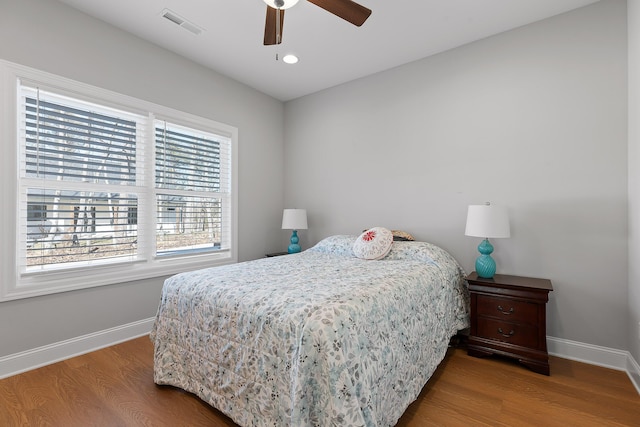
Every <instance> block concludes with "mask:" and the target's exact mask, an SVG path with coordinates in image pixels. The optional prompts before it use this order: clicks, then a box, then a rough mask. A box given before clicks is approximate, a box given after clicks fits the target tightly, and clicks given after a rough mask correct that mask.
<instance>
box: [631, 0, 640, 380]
mask: <svg viewBox="0 0 640 427" xmlns="http://www.w3.org/2000/svg"><path fill="white" fill-rule="evenodd" d="M628 22H629V298H628V305H629V325H630V327H629V343H630V345H629V351H630V352H631V354H632V355H633V358H634V359H635V360H636V361H640V263H639V262H638V261H639V260H640V119H639V118H640V1H639V0H629V2H628ZM636 381H637V383H638V384H640V378H637V379H636Z"/></svg>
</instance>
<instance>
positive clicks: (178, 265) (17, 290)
mask: <svg viewBox="0 0 640 427" xmlns="http://www.w3.org/2000/svg"><path fill="white" fill-rule="evenodd" d="M235 262H237V258H236V257H235V256H233V255H232V253H231V252H229V251H225V252H222V253H216V254H207V255H201V256H191V257H173V258H171V259H162V258H158V259H155V260H153V261H138V262H131V261H129V262H122V263H117V264H114V263H111V264H106V265H104V266H99V267H96V266H93V267H87V268H79V269H73V270H64V271H52V272H48V273H27V274H24V275H22V277H21V278H19V280H18V281H16V285H15V286H5V288H4V289H2V294H1V295H0V302H1V301H10V300H17V299H23V298H31V297H36V296H41V295H49V294H55V293H59V292H68V291H74V290H79V289H87V288H93V287H98V286H108V285H115V284H119V283H126V282H134V281H138V280H145V279H154V278H161V277H169V276H172V275H174V274H177V273H182V272H185V271H191V270H198V269H202V268H209V267H215V266H219V265H225V264H232V263H235ZM87 282H91V283H87Z"/></svg>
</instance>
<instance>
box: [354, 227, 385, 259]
mask: <svg viewBox="0 0 640 427" xmlns="http://www.w3.org/2000/svg"><path fill="white" fill-rule="evenodd" d="M392 243H393V234H391V231H390V230H387V229H386V228H384V227H373V228H370V229H368V230H366V231H365V232H364V233H362V234H361V235H360V236H358V238H357V239H356V241H355V243H354V244H353V253H354V254H355V256H357V257H358V258H362V259H381V258H384V257H385V256H386V255H387V254H388V253H389V251H390V250H391V244H392Z"/></svg>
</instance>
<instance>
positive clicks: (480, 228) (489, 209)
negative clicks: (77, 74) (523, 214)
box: [464, 202, 511, 279]
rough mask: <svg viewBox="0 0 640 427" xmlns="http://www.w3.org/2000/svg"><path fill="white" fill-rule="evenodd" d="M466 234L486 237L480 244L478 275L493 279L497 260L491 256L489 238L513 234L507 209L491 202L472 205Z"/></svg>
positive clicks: (477, 264) (468, 212) (477, 260)
mask: <svg viewBox="0 0 640 427" xmlns="http://www.w3.org/2000/svg"><path fill="white" fill-rule="evenodd" d="M464 234H465V235H466V236H473V237H483V238H484V240H483V241H482V242H480V244H479V245H478V251H479V252H480V256H479V257H478V259H476V273H477V274H478V277H482V278H484V279H491V278H492V277H493V275H494V274H495V273H496V262H495V261H494V260H493V258H491V253H492V252H493V245H492V244H491V243H489V238H503V237H509V236H510V235H511V233H510V230H509V216H508V215H507V210H506V209H505V208H502V207H499V206H493V205H491V204H490V203H489V202H487V203H486V204H484V205H470V206H469V210H468V211H467V226H466V229H465V231H464Z"/></svg>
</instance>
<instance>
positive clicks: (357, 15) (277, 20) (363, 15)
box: [264, 0, 371, 46]
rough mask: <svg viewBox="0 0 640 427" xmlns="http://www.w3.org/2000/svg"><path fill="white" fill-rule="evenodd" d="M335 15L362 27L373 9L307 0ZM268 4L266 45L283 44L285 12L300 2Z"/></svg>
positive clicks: (271, 0) (340, 0) (346, 0)
mask: <svg viewBox="0 0 640 427" xmlns="http://www.w3.org/2000/svg"><path fill="white" fill-rule="evenodd" d="M307 1H308V2H309V3H313V4H315V5H316V6H319V7H321V8H323V9H324V10H326V11H327V12H330V13H333V14H334V15H336V16H337V17H339V18H342V19H344V20H345V21H348V22H350V23H352V24H353V25H356V26H358V27H359V26H361V25H362V24H364V21H366V20H367V18H368V17H369V15H371V9H367V8H366V7H364V6H362V5H359V4H358V3H356V2H353V1H351V0H307ZM264 2H265V3H266V4H267V19H266V22H265V26H264V44H265V46H266V45H273V44H280V43H282V27H283V25H284V11H285V9H288V8H290V7H291V6H293V5H295V4H296V3H298V0H264Z"/></svg>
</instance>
